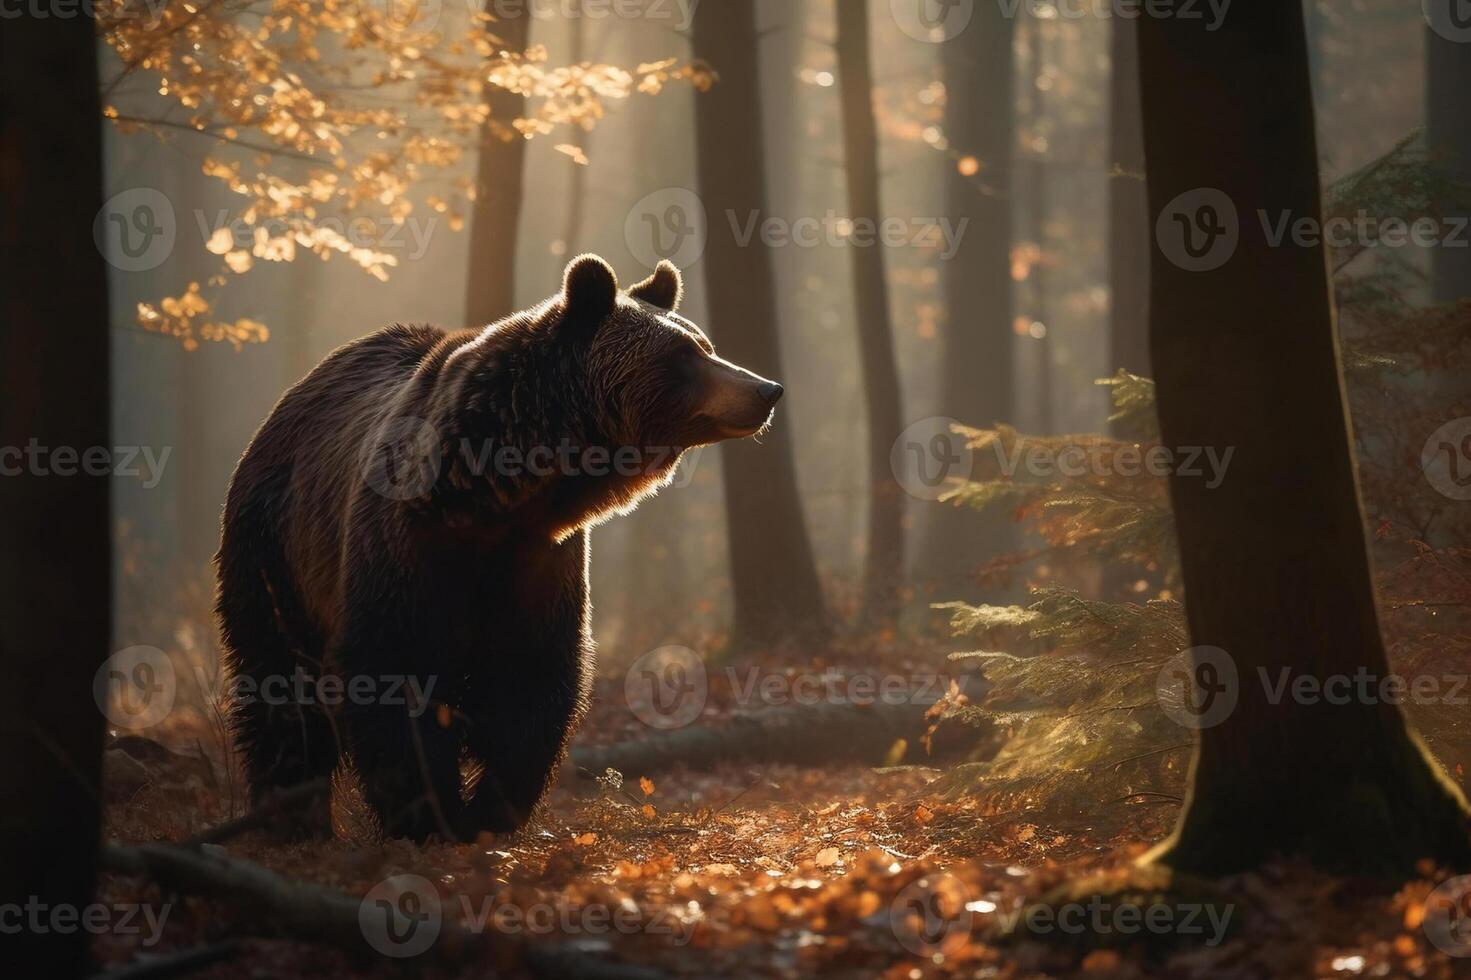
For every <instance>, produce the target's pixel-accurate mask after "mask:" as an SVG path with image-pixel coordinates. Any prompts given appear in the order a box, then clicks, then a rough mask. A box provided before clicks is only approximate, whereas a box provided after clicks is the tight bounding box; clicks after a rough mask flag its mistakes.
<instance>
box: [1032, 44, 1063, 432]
mask: <svg viewBox="0 0 1471 980" xmlns="http://www.w3.org/2000/svg"><path fill="white" fill-rule="evenodd" d="M1042 47H1043V46H1042V22H1041V21H1040V20H1038V19H1037V18H1036V17H1033V18H1031V19H1030V20H1028V21H1027V67H1028V72H1027V126H1028V128H1029V129H1030V130H1031V136H1032V139H1033V141H1034V144H1033V146H1031V147H1030V148H1029V149H1028V156H1029V160H1028V162H1027V211H1028V217H1029V218H1030V220H1031V225H1032V239H1033V241H1034V242H1035V243H1036V246H1037V252H1038V261H1037V264H1036V265H1035V266H1034V267H1033V268H1032V274H1031V276H1030V279H1031V284H1032V296H1033V300H1032V314H1033V316H1032V319H1034V320H1035V321H1036V322H1038V323H1040V324H1042V336H1040V337H1037V338H1035V340H1036V343H1037V430H1038V431H1039V432H1045V433H1048V434H1051V433H1052V432H1053V431H1054V430H1055V428H1056V426H1057V423H1056V409H1055V407H1054V406H1053V397H1052V387H1053V364H1052V347H1053V344H1052V324H1051V323H1050V322H1049V318H1048V316H1047V262H1046V256H1047V160H1046V158H1045V151H1039V150H1038V149H1037V147H1036V145H1035V140H1036V139H1037V137H1038V135H1039V134H1040V133H1041V131H1042V122H1043V119H1045V118H1046V115H1047V106H1046V104H1045V103H1044V101H1043V98H1042V86H1041V84H1040V82H1041V80H1042V73H1043V71H1045V70H1046V63H1045V61H1044V60H1043V56H1042Z"/></svg>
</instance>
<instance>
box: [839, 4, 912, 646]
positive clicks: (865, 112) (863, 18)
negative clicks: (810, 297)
mask: <svg viewBox="0 0 1471 980" xmlns="http://www.w3.org/2000/svg"><path fill="white" fill-rule="evenodd" d="M868 48H869V41H868V3H867V0H849V2H846V3H839V4H838V77H839V79H840V81H841V83H842V102H843V151H844V159H845V162H846V166H847V178H848V216H849V218H851V219H852V220H853V221H855V222H863V221H867V222H872V224H873V226H874V227H877V226H878V224H879V222H880V221H882V220H883V213H882V210H881V207H880V204H879V170H878V152H879V146H878V131H877V127H876V125H875V123H874V116H873V71H872V68H871V67H870V65H869V50H868ZM848 252H849V255H851V256H852V259H853V290H854V297H853V299H854V308H855V310H856V313H857V317H858V347H859V354H860V361H861V364H862V369H863V392H864V399H865V402H866V404H867V407H868V493H869V498H868V559H867V562H866V564H865V567H864V590H863V592H864V598H863V615H864V620H865V622H867V623H869V624H870V625H873V626H880V625H883V624H885V623H890V622H892V621H893V620H894V617H895V616H896V614H897V612H898V602H899V587H900V585H901V584H902V576H903V572H904V525H903V521H904V498H903V494H902V493H901V491H900V487H899V484H898V482H897V481H896V480H895V479H894V473H893V470H892V468H891V467H890V465H889V454H890V452H891V450H892V449H893V446H894V442H895V440H897V439H898V438H899V433H900V431H901V430H902V429H903V428H904V423H903V421H902V411H903V410H902V409H901V408H900V392H899V372H898V369H897V367H896V366H895V364H894V337H893V330H892V327H891V326H890V324H889V282H888V279H887V278H886V276H885V273H884V254H883V252H882V251H880V246H879V245H878V244H876V243H875V244H870V245H869V247H867V248H856V247H855V248H850V249H849V250H848Z"/></svg>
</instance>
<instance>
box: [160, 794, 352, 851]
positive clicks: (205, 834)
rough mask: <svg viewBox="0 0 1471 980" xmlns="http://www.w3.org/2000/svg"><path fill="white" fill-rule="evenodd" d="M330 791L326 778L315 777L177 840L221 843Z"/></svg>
mask: <svg viewBox="0 0 1471 980" xmlns="http://www.w3.org/2000/svg"><path fill="white" fill-rule="evenodd" d="M331 792H332V784H331V782H330V781H328V780H326V779H314V780H312V781H311V782H309V783H302V784H301V785H300V786H293V787H291V788H290V789H286V790H282V791H281V792H279V793H276V794H275V795H273V796H271V797H269V798H267V799H266V800H264V801H262V803H261V804H260V806H258V807H256V808H255V809H254V810H251V811H250V812H249V813H247V814H245V815H244V816H240V817H236V818H235V819H234V820H226V821H225V822H224V823H222V824H216V825H215V826H213V827H210V828H208V829H206V830H201V831H200V832H199V833H197V834H195V835H193V836H192V837H188V838H186V839H184V840H183V841H181V842H180V844H181V846H183V847H198V846H199V845H201V844H223V843H224V842H225V841H227V840H233V839H234V838H236V837H239V836H240V835H241V834H244V833H246V832H248V831H251V830H256V829H258V828H260V827H264V826H265V825H267V824H269V823H270V822H271V821H272V820H273V819H275V817H276V816H278V815H279V814H281V813H283V812H285V811H288V810H290V809H292V808H294V807H297V806H301V805H303V804H306V803H310V802H312V801H313V800H316V799H317V798H318V797H321V796H324V795H326V794H329V793H331Z"/></svg>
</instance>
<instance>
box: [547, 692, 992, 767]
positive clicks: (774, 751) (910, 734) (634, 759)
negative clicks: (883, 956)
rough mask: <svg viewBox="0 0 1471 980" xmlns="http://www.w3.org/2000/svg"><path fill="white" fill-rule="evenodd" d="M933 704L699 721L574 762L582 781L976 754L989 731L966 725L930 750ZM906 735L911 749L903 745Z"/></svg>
mask: <svg viewBox="0 0 1471 980" xmlns="http://www.w3.org/2000/svg"><path fill="white" fill-rule="evenodd" d="M932 704H933V702H932V701H931V702H928V703H926V702H920V701H908V700H906V701H903V702H898V703H889V702H874V703H871V704H863V703H850V702H842V703H830V704H828V703H825V704H815V705H802V706H783V707H776V708H764V709H761V710H759V711H753V712H749V713H746V714H738V715H735V716H733V717H732V718H730V719H729V720H728V721H724V722H712V723H702V724H692V725H688V726H686V727H684V728H678V729H673V730H670V731H664V732H660V731H655V730H652V729H651V730H650V734H648V735H645V736H642V737H639V738H634V739H628V740H625V741H621V742H615V743H613V744H610V745H582V746H577V747H575V748H573V750H572V752H571V756H570V759H569V763H570V766H571V768H572V770H573V771H575V773H576V775H577V777H578V778H580V779H584V780H590V779H595V778H597V777H599V776H601V775H603V773H605V772H606V771H607V770H609V769H616V770H617V771H618V772H621V773H623V775H624V776H625V777H628V778H631V779H632V778H637V777H639V776H653V775H656V774H659V773H662V772H666V771H668V770H670V769H673V768H675V767H678V766H683V767H685V768H688V769H711V768H713V767H715V766H717V765H719V764H720V763H725V762H745V763H749V762H760V763H770V762H777V763H789V764H792V765H799V766H831V765H833V764H836V763H856V764H860V765H873V766H877V765H882V764H884V763H885V762H888V763H890V764H898V763H900V762H902V763H907V764H911V765H913V764H923V763H925V762H930V761H940V760H942V759H953V758H956V757H959V756H963V755H966V754H969V753H971V752H973V751H975V750H976V749H977V747H978V746H979V745H980V744H981V743H982V742H984V741H985V738H984V733H980V732H978V731H977V730H976V729H974V728H968V727H965V726H962V725H945V726H941V727H940V728H939V729H938V730H937V731H936V732H935V733H934V736H933V738H932V739H931V742H930V748H929V751H928V752H927V751H926V750H925V746H924V744H923V740H924V737H925V734H926V733H927V732H928V731H929V728H930V726H931V724H932V719H929V718H927V717H926V713H927V712H928V711H929V709H930V707H931V705H932ZM901 739H902V740H903V742H904V745H903V746H902V747H901V748H902V749H903V753H902V756H901V757H898V758H896V757H895V756H896V753H895V751H894V750H895V748H896V746H897V745H898V743H899V742H900V740H901Z"/></svg>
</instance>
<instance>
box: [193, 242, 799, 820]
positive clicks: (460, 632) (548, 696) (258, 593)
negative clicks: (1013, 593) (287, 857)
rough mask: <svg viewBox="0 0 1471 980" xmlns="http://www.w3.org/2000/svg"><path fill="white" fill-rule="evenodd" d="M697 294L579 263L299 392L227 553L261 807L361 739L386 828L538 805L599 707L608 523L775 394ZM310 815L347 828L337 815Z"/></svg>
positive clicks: (742, 424) (418, 331) (229, 625)
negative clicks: (628, 284)
mask: <svg viewBox="0 0 1471 980" xmlns="http://www.w3.org/2000/svg"><path fill="white" fill-rule="evenodd" d="M680 289H681V285H680V282H679V274H678V271H677V270H676V269H674V267H673V266H670V265H668V264H667V263H663V264H661V266H660V268H659V270H657V271H656V272H655V273H654V275H653V276H651V277H650V278H649V279H648V280H645V281H644V282H642V283H640V284H638V285H637V286H634V287H633V288H632V289H630V290H629V292H628V293H627V294H620V293H618V291H617V283H616V280H615V279H614V277H613V273H612V270H611V269H609V268H608V267H607V265H606V264H605V263H603V262H602V260H600V259H597V258H595V257H592V256H582V257H579V258H578V259H576V260H574V261H573V263H571V264H570V265H569V266H568V269H567V272H566V275H565V278H564V285H563V289H562V292H561V293H560V294H559V295H558V296H555V297H553V298H552V299H550V300H548V301H546V302H545V303H543V304H541V305H539V306H537V307H536V308H534V309H532V310H529V311H526V312H524V313H520V314H517V315H515V316H512V317H509V318H507V319H506V320H503V321H500V322H498V323H495V324H492V325H491V326H489V327H486V328H484V329H483V330H480V331H461V332H454V333H447V332H445V331H443V330H440V329H438V328H435V327H430V326H393V327H389V328H387V329H385V330H382V331H380V332H378V333H375V334H372V335H370V336H368V337H365V338H363V339H361V340H358V341H355V342H353V343H351V344H348V345H347V346H345V347H343V348H341V349H340V350H338V351H336V352H335V353H333V354H332V355H330V356H329V357H328V358H327V359H326V360H325V361H323V362H322V363H321V364H320V365H319V366H318V367H317V368H316V369H315V370H313V371H312V372H311V374H309V375H308V376H307V377H306V378H305V379H303V380H302V381H301V382H300V383H298V384H297V385H296V386H294V387H293V388H291V389H290V390H289V391H288V392H287V393H286V394H285V396H284V397H283V398H282V399H281V401H280V402H279V404H277V406H276V408H275V410H274V411H273V412H272V413H271V416H270V417H269V418H268V419H267V420H266V422H265V424H264V425H263V426H262V427H261V429H260V431H259V432H258V433H257V434H256V436H255V438H254V439H253V440H252V442H251V444H250V447H249V448H248V449H247V450H246V452H245V454H244V456H243V457H242V459H241V461H240V464H239V466H238V468H237V469H236V472H235V476H234V478H233V480H232V482H231V485H230V490H229V494H228V498H227V500H226V505H225V513H224V521H223V535H222V541H221V547H220V551H219V554H218V556H217V557H216V565H217V571H218V595H217V601H216V612H217V615H218V617H219V621H220V629H221V635H222V639H223V643H224V647H225V650H226V657H227V666H228V667H229V669H230V670H231V671H232V674H233V677H234V682H235V684H236V695H235V698H234V706H233V714H232V720H233V725H234V731H235V736H236V740H237V745H238V747H239V749H240V750H241V752H242V755H243V759H244V765H245V770H246V774H247V776H248V779H249V783H250V787H251V791H252V795H253V797H254V798H256V799H257V800H259V799H261V798H263V797H265V796H267V795H268V794H270V793H271V792H272V791H274V790H279V789H284V788H287V787H290V786H293V785H297V784H300V783H303V782H307V781H309V780H313V779H316V778H320V777H323V776H327V775H330V774H331V773H332V772H333V771H334V769H335V768H336V767H337V765H338V764H339V762H340V761H341V759H342V758H343V757H344V755H347V756H349V757H350V758H351V760H352V761H353V763H354V764H355V765H356V768H357V771H358V773H359V775H360V777H361V778H362V781H363V787H364V791H365V795H366V798H367V802H368V803H369V805H370V806H371V807H372V808H373V810H374V811H375V812H376V813H377V815H378V817H379V819H380V821H381V823H382V826H383V829H384V830H385V832H386V833H388V834H390V835H393V836H407V837H413V838H419V839H422V838H424V837H426V836H428V835H429V834H432V833H440V834H443V835H446V836H453V837H458V838H461V839H472V838H473V837H474V836H475V834H477V833H478V832H480V831H509V830H512V829H515V828H517V827H519V826H521V825H522V824H523V823H524V822H525V821H526V820H527V819H528V818H529V816H530V815H531V813H532V811H533V809H534V807H535V806H536V804H537V803H538V801H539V800H540V799H541V798H542V796H543V795H544V793H545V791H546V788H547V786H548V785H549V783H550V780H551V779H552V778H553V776H554V774H555V771H556V768H557V766H558V764H559V762H560V760H561V758H562V756H563V754H564V753H565V750H566V746H567V742H568V740H569V738H570V737H571V735H572V733H573V731H574V730H575V728H576V726H577V723H578V721H579V719H580V717H581V716H582V714H583V712H584V710H585V708H586V704H587V697H588V689H589V679H590V676H591V671H592V658H593V646H592V642H591V638H590V630H589V614H590V607H589V603H588V586H587V562H588V540H587V539H588V534H587V529H588V527H589V526H591V525H592V524H594V523H596V522H598V521H600V520H603V519H605V518H606V517H608V516H610V515H612V514H614V513H617V512H621V511H626V510H628V509H630V508H632V507H633V506H634V505H636V503H637V502H638V500H639V499H640V498H641V497H643V496H645V495H647V494H649V493H651V492H653V491H655V490H657V489H658V487H659V486H661V485H662V484H664V483H665V482H667V480H668V479H669V478H670V476H671V475H672V473H673V470H674V467H675V466H676V464H677V463H678V462H679V458H680V454H681V453H682V452H684V450H685V449H687V448H689V447H692V446H697V445H703V444H705V443H709V442H714V441H717V440H719V439H722V438H731V437H737V436H740V435H747V434H750V433H751V432H754V431H757V430H759V429H760V428H761V427H762V426H763V425H765V424H766V422H767V420H768V418H769V416H770V411H771V406H772V405H773V404H774V403H775V401H776V398H777V397H779V396H780V393H781V388H780V386H779V385H775V384H773V383H771V382H768V381H765V380H764V379H762V378H759V377H757V376H755V375H752V374H750V373H749V372H746V371H743V370H741V369H739V368H736V367H734V366H733V365H729V364H727V363H726V362H724V361H721V360H720V359H719V358H717V357H716V356H715V354H714V349H713V347H712V346H711V344H710V342H709V340H708V339H707V338H706V337H705V335H704V334H703V333H702V332H701V331H700V330H699V328H697V327H695V326H694V325H693V324H692V323H690V322H689V321H687V320H685V319H683V318H682V317H679V316H678V315H677V314H676V313H674V312H673V309H674V307H675V306H676V305H677V303H678V300H679V294H680ZM533 454H534V455H533ZM614 460H622V463H621V464H613V463H610V461H614ZM324 678H329V679H332V680H331V687H330V688H329V687H327V686H323V685H321V684H320V683H319V682H320V681H322V680H323V679H324ZM283 679H284V680H283ZM354 683H356V684H358V689H357V692H358V693H357V694H354V693H353V690H354V689H353V687H352V685H353V684H354ZM370 689H371V695H370V696H366V697H365V696H363V692H367V691H369V690H370ZM303 690H305V691H307V692H309V693H308V694H307V696H301V693H300V692H301V691H303ZM283 691H284V692H286V693H285V696H281V692H283ZM334 691H335V692H339V693H337V695H336V697H335V700H336V701H338V702H340V704H329V703H326V702H329V701H332V700H334V698H333V697H331V696H330V695H331V693H332V692H334ZM324 695H328V696H324ZM416 698H417V700H419V701H421V702H423V703H414V702H415V700H416ZM467 757H468V759H469V760H470V761H472V762H473V763H474V764H475V765H476V766H477V767H478V768H479V769H480V771H481V775H480V777H479V778H478V779H477V780H476V781H475V782H474V785H473V787H470V788H469V789H468V790H467V789H466V788H465V787H463V786H462V784H461V778H460V772H461V762H462V760H465V759H466V758H467ZM294 819H295V824H294V829H295V830H297V831H299V832H300V833H303V834H307V835H317V834H324V833H328V832H330V826H329V821H328V818H327V813H326V808H325V807H318V808H315V809H313V810H312V812H310V813H299V814H296V815H295V817H294Z"/></svg>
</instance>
